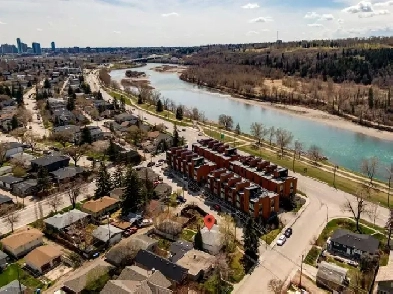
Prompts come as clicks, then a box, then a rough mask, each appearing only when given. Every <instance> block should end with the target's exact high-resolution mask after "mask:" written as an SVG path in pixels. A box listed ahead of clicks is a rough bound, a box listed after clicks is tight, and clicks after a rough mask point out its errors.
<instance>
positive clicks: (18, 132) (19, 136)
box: [10, 128, 25, 142]
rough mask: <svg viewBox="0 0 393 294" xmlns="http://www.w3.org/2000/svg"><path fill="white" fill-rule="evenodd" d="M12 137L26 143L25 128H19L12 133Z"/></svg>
mask: <svg viewBox="0 0 393 294" xmlns="http://www.w3.org/2000/svg"><path fill="white" fill-rule="evenodd" d="M10 135H11V136H13V137H15V138H16V139H17V140H18V141H20V142H24V138H23V136H24V135H25V130H24V129H23V128H17V129H15V130H13V131H11V132H10Z"/></svg>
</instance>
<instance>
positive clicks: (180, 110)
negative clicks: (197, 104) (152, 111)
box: [176, 105, 183, 120]
mask: <svg viewBox="0 0 393 294" xmlns="http://www.w3.org/2000/svg"><path fill="white" fill-rule="evenodd" d="M176 119H177V120H183V106H181V105H180V106H178V107H177V109H176Z"/></svg>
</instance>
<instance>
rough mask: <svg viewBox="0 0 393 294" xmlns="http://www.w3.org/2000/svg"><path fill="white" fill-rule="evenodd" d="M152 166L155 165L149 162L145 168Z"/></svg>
mask: <svg viewBox="0 0 393 294" xmlns="http://www.w3.org/2000/svg"><path fill="white" fill-rule="evenodd" d="M154 165H155V162H154V161H152V162H149V163H148V164H147V167H152V166H154Z"/></svg>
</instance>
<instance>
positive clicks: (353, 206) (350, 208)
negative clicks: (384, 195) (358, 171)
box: [342, 185, 370, 233]
mask: <svg viewBox="0 0 393 294" xmlns="http://www.w3.org/2000/svg"><path fill="white" fill-rule="evenodd" d="M354 196H355V201H353V202H351V201H350V200H349V199H348V198H347V199H346V202H345V203H344V204H343V206H342V210H343V211H344V212H349V213H351V214H352V216H353V218H354V219H355V222H356V231H358V232H359V233H361V231H360V228H359V221H360V219H361V217H362V215H363V214H364V213H369V209H368V206H367V199H369V198H370V188H369V187H367V186H365V185H362V186H360V187H359V188H358V189H357V192H356V195H354Z"/></svg>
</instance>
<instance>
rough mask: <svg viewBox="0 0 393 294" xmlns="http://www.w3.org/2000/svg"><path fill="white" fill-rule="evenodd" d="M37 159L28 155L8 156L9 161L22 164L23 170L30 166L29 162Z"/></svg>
mask: <svg viewBox="0 0 393 294" xmlns="http://www.w3.org/2000/svg"><path fill="white" fill-rule="evenodd" d="M36 158H37V157H35V156H33V155H31V154H28V153H16V154H14V155H11V156H10V160H13V161H17V162H18V163H20V164H22V165H23V167H24V168H26V169H28V168H30V166H31V162H32V161H33V160H34V159H36Z"/></svg>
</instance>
